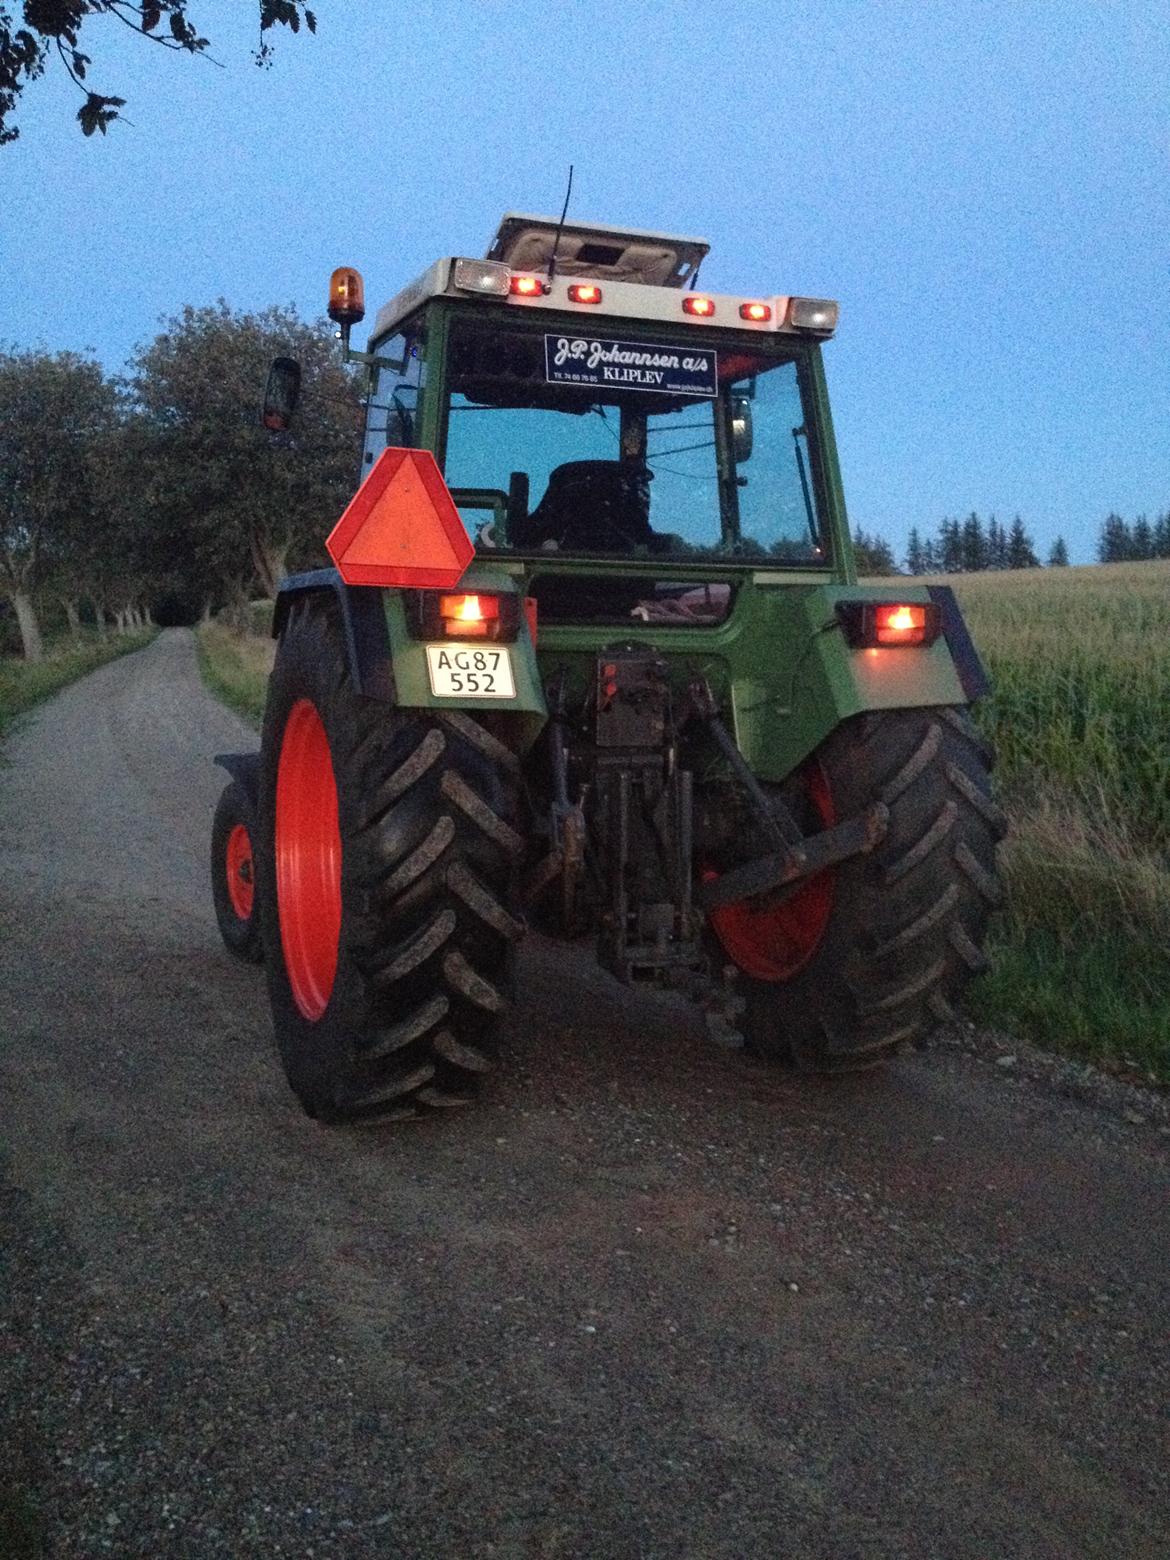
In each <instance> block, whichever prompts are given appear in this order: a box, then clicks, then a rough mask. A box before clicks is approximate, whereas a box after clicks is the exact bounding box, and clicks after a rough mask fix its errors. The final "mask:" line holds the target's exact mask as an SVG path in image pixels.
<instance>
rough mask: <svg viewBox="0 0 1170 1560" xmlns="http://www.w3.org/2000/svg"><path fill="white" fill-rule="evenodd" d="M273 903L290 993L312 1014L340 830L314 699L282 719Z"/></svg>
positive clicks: (331, 909)
mask: <svg viewBox="0 0 1170 1560" xmlns="http://www.w3.org/2000/svg"><path fill="white" fill-rule="evenodd" d="M276 907H277V915H278V918H279V922H280V942H281V948H282V950H283V953H284V967H285V972H286V973H287V975H288V983H289V988H290V990H291V992H292V997H293V1001H294V1002H295V1003H296V1005H297V1009H298V1011H299V1012H300V1014H301V1016H302V1017H303V1018H306V1019H308V1020H309V1021H310V1022H315V1021H316V1020H317V1019H319V1018H320V1017H321V1015H322V1013H324V1011H325V1009H326V1008H327V1007H328V1005H329V998H330V996H331V995H332V993H333V982H334V980H335V979H336V976H337V949H338V944H339V941H340V937H341V832H340V829H339V827H338V821H337V782H336V780H335V779H334V775H333V760H332V758H331V756H330V753H329V738H328V737H327V736H326V734H325V727H324V726H323V725H322V723H321V717H320V715H318V713H317V711H316V709H315V708H314V706H313V704H312V703H311V702H310V700H308V699H298V700H297V702H296V703H295V704H294V705H293V707H292V709H291V710H290V711H289V714H288V719H287V720H286V721H285V726H284V734H283V736H282V738H281V744H280V762H279V765H278V766H277V771H276Z"/></svg>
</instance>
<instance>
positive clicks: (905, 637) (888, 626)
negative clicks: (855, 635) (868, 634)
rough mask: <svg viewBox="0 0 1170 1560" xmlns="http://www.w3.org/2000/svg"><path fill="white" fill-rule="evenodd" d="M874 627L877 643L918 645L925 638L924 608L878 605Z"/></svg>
mask: <svg viewBox="0 0 1170 1560" xmlns="http://www.w3.org/2000/svg"><path fill="white" fill-rule="evenodd" d="M874 627H875V629H876V630H877V642H878V644H879V645H920V644H921V643H922V641H923V640H924V639H925V638H926V608H925V607H910V606H901V605H899V606H892V607H878V608H877V610H876V611H875V612H874Z"/></svg>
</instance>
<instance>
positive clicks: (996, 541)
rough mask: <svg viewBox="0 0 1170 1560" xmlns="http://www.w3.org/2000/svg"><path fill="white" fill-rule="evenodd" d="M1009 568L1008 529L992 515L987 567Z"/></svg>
mask: <svg viewBox="0 0 1170 1560" xmlns="http://www.w3.org/2000/svg"><path fill="white" fill-rule="evenodd" d="M1007 566H1008V534H1007V528H1006V527H1005V526H1002V525H1000V523H999V521H998V520H997V519H996V518H995V516H994V515H992V517H991V519H990V520H989V521H988V522H987V567H988V568H989V569H1006V568H1007Z"/></svg>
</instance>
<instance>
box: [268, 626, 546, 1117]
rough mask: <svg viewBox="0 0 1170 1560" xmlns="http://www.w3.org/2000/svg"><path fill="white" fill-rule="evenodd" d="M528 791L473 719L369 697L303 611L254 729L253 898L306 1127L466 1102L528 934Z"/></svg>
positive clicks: (279, 1033)
mask: <svg viewBox="0 0 1170 1560" xmlns="http://www.w3.org/2000/svg"><path fill="white" fill-rule="evenodd" d="M519 793H520V788H519V765H518V762H517V760H516V758H515V756H514V755H513V754H512V753H511V752H510V751H509V750H508V748H507V747H505V745H504V744H503V743H502V742H500V741H498V740H497V739H496V738H495V737H494V736H492V735H491V734H490V733H489V732H488V731H487V730H485V728H484V727H483V726H482V725H481V724H480V723H479V722H478V721H476V720H474V719H473V718H472V717H471V716H470V715H468V714H465V713H463V712H451V713H450V714H447V713H444V714H442V715H440V714H438V713H437V712H435V711H430V710H417V709H399V708H397V707H395V706H392V705H388V704H386V703H384V702H379V701H375V700H373V699H368V698H364V697H362V696H361V695H360V694H358V693H356V692H355V690H354V688H353V685H352V683H351V680H350V676H349V672H348V669H347V663H346V657H345V653H344V649H343V640H342V635H341V628H340V624H339V622H338V620H337V616H336V613H335V612H334V611H333V610H332V608H331V607H329V606H327V605H325V604H322V603H312V602H310V603H306V604H304V605H302V606H301V607H299V608H297V609H295V610H294V612H293V613H292V615H291V616H290V619H289V622H288V624H287V626H286V629H285V632H284V634H283V637H282V639H281V642H280V646H279V649H278V651H277V657H276V664H275V667H274V669H273V672H272V677H271V679H270V681H269V686H268V700H267V706H266V709H265V715H264V732H263V739H262V743H261V757H260V799H261V801H260V814H261V819H262V825H261V848H260V852H259V857H258V867H259V870H258V889H259V900H260V909H261V925H262V931H263V938H264V953H265V962H266V966H267V973H268V989H269V996H270V999H271V1004H272V1015H273V1023H274V1028H275V1031H276V1040H277V1046H278V1049H279V1052H280V1056H281V1060H282V1062H283V1064H284V1069H285V1073H286V1075H287V1077H288V1081H289V1084H290V1085H291V1087H292V1089H293V1091H294V1093H295V1094H296V1095H297V1097H298V1098H299V1099H300V1101H301V1104H302V1105H303V1106H304V1108H305V1110H306V1111H307V1112H308V1114H309V1115H310V1116H314V1117H316V1118H318V1119H320V1120H322V1121H327V1122H351V1123H356V1124H366V1123H370V1122H379V1121H385V1120H399V1119H403V1118H406V1117H409V1116H413V1115H417V1114H419V1113H420V1112H423V1111H426V1110H428V1109H440V1108H445V1107H449V1106H454V1105H461V1104H466V1103H468V1102H469V1100H470V1099H471V1097H472V1095H473V1094H474V1091H475V1088H476V1086H477V1084H478V1081H479V1078H480V1075H481V1074H483V1073H485V1072H487V1071H488V1070H489V1069H490V1067H491V1058H492V1054H493V1049H494V1038H495V1033H496V1030H497V1028H498V1025H499V1022H500V1018H501V1016H502V1014H503V1013H504V1011H505V1008H506V1006H507V1003H508V998H509V996H510V990H511V977H512V945H513V943H514V941H515V939H516V938H517V937H518V936H519V935H520V933H521V931H522V929H523V928H522V924H521V922H520V921H518V920H517V919H516V918H515V916H514V915H513V914H512V911H511V908H510V906H511V904H512V901H513V891H514V877H515V866H516V863H517V861H518V859H519V857H520V855H521V853H522V850H523V840H522V838H521V836H520V834H519V833H518V832H517V829H516V826H515V825H516V820H517V816H518V812H519Z"/></svg>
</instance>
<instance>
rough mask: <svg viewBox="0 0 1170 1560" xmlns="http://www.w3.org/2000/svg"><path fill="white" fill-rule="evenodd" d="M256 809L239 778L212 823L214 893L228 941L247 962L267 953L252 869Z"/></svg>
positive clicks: (222, 798) (218, 918) (226, 791)
mask: <svg viewBox="0 0 1170 1560" xmlns="http://www.w3.org/2000/svg"><path fill="white" fill-rule="evenodd" d="M255 854H256V810H255V808H254V807H253V806H252V801H251V798H250V797H249V795H248V793H247V791H246V790H245V789H244V787H243V786H242V785H241V784H240V783H239V781H238V780H232V781H229V783H228V784H227V785H226V786H224V788H223V794H222V795H221V796H220V799H219V805H218V806H217V807H216V809H215V818H214V820H213V822H212V825H211V897H212V900H213V902H214V904H215V919H216V921H217V922H218V924H219V935H220V936H221V937H222V938H223V945H224V947H225V948H226V949H227V951H228V952H229V953H230V954H233V955H234V956H235V958H237V959H240V960H242V961H243V962H244V963H245V964H259V963H260V960H261V959H262V958H263V957H264V950H263V948H262V946H261V942H260V924H259V919H258V917H257V915H256V905H255V880H254V876H253V867H254V861H255Z"/></svg>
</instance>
